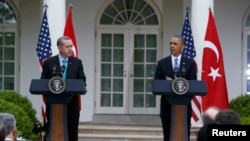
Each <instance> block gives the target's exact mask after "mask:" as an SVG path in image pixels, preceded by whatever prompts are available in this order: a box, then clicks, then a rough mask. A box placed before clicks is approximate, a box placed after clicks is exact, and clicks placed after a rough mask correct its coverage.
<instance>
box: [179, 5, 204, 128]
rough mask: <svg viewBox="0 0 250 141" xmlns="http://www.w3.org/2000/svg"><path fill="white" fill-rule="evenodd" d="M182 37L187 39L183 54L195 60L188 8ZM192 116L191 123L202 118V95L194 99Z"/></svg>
mask: <svg viewBox="0 0 250 141" xmlns="http://www.w3.org/2000/svg"><path fill="white" fill-rule="evenodd" d="M181 35H182V37H183V38H184V39H185V44H186V47H185V48H184V50H183V52H182V55H183V56H184V57H187V58H191V59H194V60H195V57H196V51H195V47H194V40H193V35H192V30H191V26H190V23H189V15H188V10H187V12H186V17H185V21H184V25H183V29H182V33H181ZM191 103H192V118H191V123H192V124H195V123H196V122H197V121H198V120H199V119H201V97H200V96H195V97H194V98H193V99H192V102H191Z"/></svg>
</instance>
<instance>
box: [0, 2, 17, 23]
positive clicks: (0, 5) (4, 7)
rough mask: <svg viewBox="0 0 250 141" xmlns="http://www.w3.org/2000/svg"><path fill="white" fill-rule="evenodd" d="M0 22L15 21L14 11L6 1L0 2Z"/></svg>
mask: <svg viewBox="0 0 250 141" xmlns="http://www.w3.org/2000/svg"><path fill="white" fill-rule="evenodd" d="M0 13H1V14H0V23H12V24H14V23H16V16H15V12H14V11H13V10H12V8H11V6H10V5H9V4H8V3H6V2H2V1H1V2H0Z"/></svg>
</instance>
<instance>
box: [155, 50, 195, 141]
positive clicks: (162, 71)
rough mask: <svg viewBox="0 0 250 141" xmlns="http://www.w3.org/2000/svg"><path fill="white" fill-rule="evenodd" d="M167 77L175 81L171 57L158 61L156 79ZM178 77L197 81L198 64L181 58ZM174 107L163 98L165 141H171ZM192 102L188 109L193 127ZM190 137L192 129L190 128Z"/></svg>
mask: <svg viewBox="0 0 250 141" xmlns="http://www.w3.org/2000/svg"><path fill="white" fill-rule="evenodd" d="M166 77H171V78H172V79H175V72H174V69H173V65H172V60H171V55H170V56H167V57H165V58H163V59H161V60H159V61H158V63H157V67H156V71H155V76H154V79H160V80H166ZM177 77H184V78H186V79H187V80H197V75H196V63H195V61H194V60H192V59H188V58H185V57H183V56H182V57H181V60H180V66H179V72H178V73H177ZM171 107H172V105H171V104H170V103H169V102H168V100H167V99H166V97H165V96H161V110H160V117H161V120H162V127H163V134H164V141H169V138H170V128H171V126H170V125H171V112H172V108H171ZM190 120H191V102H190V104H188V107H187V124H188V125H187V126H188V127H190V126H191V123H190V122H191V121H190ZM188 135H190V128H188Z"/></svg>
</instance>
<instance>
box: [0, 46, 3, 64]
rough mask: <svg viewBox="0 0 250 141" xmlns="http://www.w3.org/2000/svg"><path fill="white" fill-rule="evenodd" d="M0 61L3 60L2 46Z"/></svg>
mask: <svg viewBox="0 0 250 141" xmlns="http://www.w3.org/2000/svg"><path fill="white" fill-rule="evenodd" d="M0 61H3V47H0Z"/></svg>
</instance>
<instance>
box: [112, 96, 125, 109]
mask: <svg viewBox="0 0 250 141" xmlns="http://www.w3.org/2000/svg"><path fill="white" fill-rule="evenodd" d="M122 106H123V95H122V94H114V95H113V107H122Z"/></svg>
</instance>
